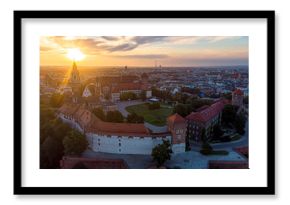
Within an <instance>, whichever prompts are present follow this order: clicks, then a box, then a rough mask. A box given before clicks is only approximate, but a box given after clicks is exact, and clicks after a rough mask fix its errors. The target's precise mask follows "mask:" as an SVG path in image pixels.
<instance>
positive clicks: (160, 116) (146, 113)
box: [126, 103, 173, 126]
mask: <svg viewBox="0 0 290 205" xmlns="http://www.w3.org/2000/svg"><path fill="white" fill-rule="evenodd" d="M126 110H127V111H128V112H129V113H133V112H135V113H136V114H137V115H140V116H143V117H144V120H145V121H146V122H148V123H150V124H153V125H156V126H164V125H165V124H166V118H167V117H168V116H169V115H171V114H172V110H173V109H172V107H169V106H164V105H162V104H161V107H160V109H156V110H149V109H148V107H147V105H146V104H145V103H144V104H139V105H132V106H128V107H126Z"/></svg>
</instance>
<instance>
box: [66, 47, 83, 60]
mask: <svg viewBox="0 0 290 205" xmlns="http://www.w3.org/2000/svg"><path fill="white" fill-rule="evenodd" d="M66 56H67V57H68V58H69V59H71V60H74V61H80V60H82V59H84V58H85V55H84V54H83V53H82V52H81V51H80V49H78V48H69V49H67V54H66Z"/></svg>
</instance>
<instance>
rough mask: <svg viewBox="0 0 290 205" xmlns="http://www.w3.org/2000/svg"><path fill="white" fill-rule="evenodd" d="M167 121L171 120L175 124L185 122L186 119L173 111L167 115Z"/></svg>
mask: <svg viewBox="0 0 290 205" xmlns="http://www.w3.org/2000/svg"><path fill="white" fill-rule="evenodd" d="M167 121H168V122H171V123H173V124H175V123H185V122H186V120H185V119H184V118H183V117H181V116H180V115H179V114H177V113H175V114H174V115H171V116H169V117H168V118H167Z"/></svg>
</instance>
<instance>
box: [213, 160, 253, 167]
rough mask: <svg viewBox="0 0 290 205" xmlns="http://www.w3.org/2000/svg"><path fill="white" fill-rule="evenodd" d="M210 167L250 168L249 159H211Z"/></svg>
mask: <svg viewBox="0 0 290 205" xmlns="http://www.w3.org/2000/svg"><path fill="white" fill-rule="evenodd" d="M208 168H209V169H248V168H249V162H248V161H220V160H210V161H209V162H208Z"/></svg>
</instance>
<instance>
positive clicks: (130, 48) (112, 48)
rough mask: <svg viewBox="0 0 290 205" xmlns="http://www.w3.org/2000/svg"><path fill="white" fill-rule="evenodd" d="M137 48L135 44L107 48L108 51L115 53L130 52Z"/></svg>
mask: <svg viewBox="0 0 290 205" xmlns="http://www.w3.org/2000/svg"><path fill="white" fill-rule="evenodd" d="M137 46H138V44H135V43H124V44H121V45H117V46H111V47H109V48H108V51H110V52H115V51H130V50H133V49H135V48H136V47H137Z"/></svg>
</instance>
